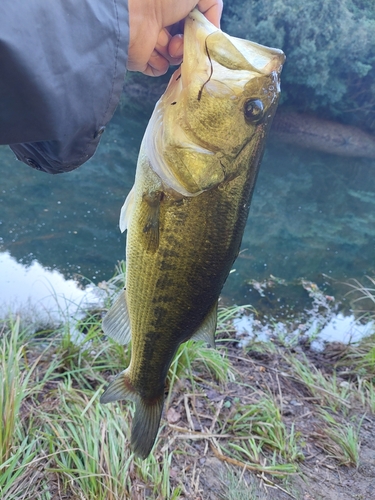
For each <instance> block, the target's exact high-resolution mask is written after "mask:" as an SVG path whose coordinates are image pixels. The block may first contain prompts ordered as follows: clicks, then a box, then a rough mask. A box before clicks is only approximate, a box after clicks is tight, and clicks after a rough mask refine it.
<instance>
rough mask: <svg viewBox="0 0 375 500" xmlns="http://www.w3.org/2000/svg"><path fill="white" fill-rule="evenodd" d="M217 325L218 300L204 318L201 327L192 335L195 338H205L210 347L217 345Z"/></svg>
mask: <svg viewBox="0 0 375 500" xmlns="http://www.w3.org/2000/svg"><path fill="white" fill-rule="evenodd" d="M216 326H217V302H216V304H215V305H214V306H213V308H212V309H211V310H210V312H209V313H208V314H207V316H206V317H205V318H204V320H203V322H202V324H201V325H200V327H199V328H198V329H197V330H196V331H195V332H194V334H193V335H192V337H191V338H192V339H193V340H204V342H207V344H208V345H209V346H210V347H213V348H214V347H215V332H216Z"/></svg>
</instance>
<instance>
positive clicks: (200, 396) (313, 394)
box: [0, 276, 375, 500]
mask: <svg viewBox="0 0 375 500" xmlns="http://www.w3.org/2000/svg"><path fill="white" fill-rule="evenodd" d="M121 282H122V277H121V276H120V277H119V276H116V277H115V278H114V280H112V281H111V282H109V283H106V284H104V285H103V284H102V288H103V287H104V289H105V290H107V291H108V292H109V295H108V300H107V304H106V306H109V302H110V301H111V300H112V296H113V291H114V290H115V289H116V287H117V286H118V285H120V283H121ZM366 290H368V289H366ZM105 309H106V308H104V309H103V310H97V311H92V312H91V313H87V314H86V316H85V318H84V319H83V320H80V321H78V322H77V324H76V325H75V326H74V328H72V326H69V323H68V322H67V323H65V324H63V325H61V326H60V327H59V328H54V329H52V330H50V331H47V330H44V331H37V332H35V331H33V325H23V324H22V319H20V318H19V317H16V318H12V317H8V318H6V319H5V320H4V321H3V322H2V324H1V327H0V338H1V343H0V380H1V381H2V385H1V386H0V411H1V422H2V426H1V427H0V496H1V498H2V499H3V500H16V499H17V500H22V499H28V498H40V499H41V500H44V499H45V500H47V499H48V500H49V499H67V498H74V499H76V498H77V499H78V498H85V499H87V500H90V499H92V500H94V499H95V500H100V499H102V500H111V499H113V500H121V499H126V498H134V499H141V498H142V499H146V498H147V499H179V498H181V499H182V498H195V499H196V498H205V499H210V498H222V499H228V500H232V499H238V498H239V499H244V500H250V499H256V498H278V499H282V498H302V493H303V491H307V492H309V491H310V489H309V488H310V486H308V466H309V464H310V463H311V462H310V461H311V457H316V456H317V455H319V456H320V457H321V461H322V463H323V462H326V463H327V464H328V465H329V467H331V468H338V467H341V470H340V473H341V474H343V473H344V472H343V471H344V470H349V469H350V468H352V467H354V468H358V466H359V464H360V447H361V432H362V427H363V426H364V424H363V423H364V421H365V422H367V421H370V419H369V416H371V415H374V414H375V389H374V381H375V378H374V377H375V358H374V356H373V352H372V351H373V347H372V346H373V340H374V339H373V338H367V339H365V340H364V341H363V342H362V343H361V344H359V345H354V346H349V347H344V346H342V348H341V351H340V350H339V354H337V353H336V357H335V358H332V353H331V352H330V353H329V356H328V357H327V358H324V356H323V355H322V356H323V357H322V358H321V359H320V361H319V362H317V359H316V358H315V359H314V357H313V356H312V354H311V352H310V351H309V349H308V345H307V344H306V341H305V343H304V344H302V343H301V341H300V339H298V338H296V337H294V338H292V339H289V340H288V341H286V340H285V342H284V341H283V339H280V338H276V337H275V338H273V337H272V335H271V341H270V342H267V343H260V342H252V343H249V344H247V347H245V348H239V347H238V340H237V338H236V335H235V331H234V328H233V318H235V317H236V316H238V314H248V313H249V310H248V309H247V308H235V307H232V308H226V309H221V310H220V314H219V328H218V348H217V350H211V349H209V348H207V347H205V346H204V345H203V344H202V343H196V342H192V341H190V342H187V343H186V344H184V345H183V346H181V348H180V350H179V352H178V354H177V356H176V359H175V360H174V362H173V364H172V366H171V370H170V373H169V378H168V390H169V394H168V396H167V400H166V405H165V406H166V408H165V412H164V417H163V420H162V425H161V430H160V433H159V438H158V440H157V444H156V446H155V448H154V451H153V453H152V454H151V455H150V457H149V458H148V459H147V460H145V461H141V460H139V459H135V458H134V457H133V454H132V453H131V450H130V448H129V444H128V443H129V436H130V426H131V418H132V415H133V407H132V405H131V404H129V403H126V402H124V403H118V404H112V405H101V404H100V403H99V396H100V394H101V392H102V390H103V386H104V385H105V384H106V383H107V382H108V380H109V379H110V378H111V377H112V376H114V375H116V374H117V373H118V372H119V371H120V370H122V369H123V368H124V367H125V366H127V364H128V362H129V351H128V349H127V348H125V349H124V348H123V347H122V346H119V345H117V344H116V343H114V342H112V341H111V340H110V339H106V338H105V337H104V336H103V332H102V330H101V316H102V314H103V313H104V310H105ZM314 356H315V355H314ZM324 360H325V361H326V362H324ZM371 418H372V417H371ZM314 464H315V462H314ZM314 467H315V465H314ZM342 468H344V469H342ZM212 470H215V471H216V473H215V474H212ZM301 474H302V475H303V477H304V480H305V481H307V483H306V484H307V486H306V489H305V490H304V489H303V488H304V487H305V486H303V485H304V483H298V482H296V480H295V478H298V477H299V476H300V475H301ZM314 474H315V473H314ZM212 476H215V477H214V478H213V477H212ZM262 488H263V490H262ZM267 488H268V489H269V491H268V490H267ZM266 490H267V491H268V494H267V496H263V495H264V494H265V493H264V492H265V491H266ZM262 491H263V492H262ZM272 492H274V493H275V497H273V496H272V495H273V494H272ZM343 498H344V497H343Z"/></svg>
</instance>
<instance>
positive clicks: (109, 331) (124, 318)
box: [102, 290, 131, 345]
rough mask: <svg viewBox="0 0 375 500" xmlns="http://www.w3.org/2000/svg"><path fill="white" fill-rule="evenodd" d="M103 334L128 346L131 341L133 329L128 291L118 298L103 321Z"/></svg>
mask: <svg viewBox="0 0 375 500" xmlns="http://www.w3.org/2000/svg"><path fill="white" fill-rule="evenodd" d="M102 326H103V332H104V333H105V335H107V336H108V337H111V339H113V340H115V341H116V342H118V343H119V344H123V345H124V344H128V343H129V342H130V340H131V328H130V318H129V311H128V306H127V303H126V291H125V290H123V291H122V292H121V293H120V294H119V296H118V297H117V298H116V300H115V302H114V303H113V306H112V307H111V309H110V310H109V311H108V313H107V314H106V316H104V319H103V323H102Z"/></svg>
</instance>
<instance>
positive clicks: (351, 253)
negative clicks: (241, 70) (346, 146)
mask: <svg viewBox="0 0 375 500" xmlns="http://www.w3.org/2000/svg"><path fill="white" fill-rule="evenodd" d="M147 121H148V119H147V117H146V118H145V117H142V118H140V117H137V116H131V115H130V114H129V112H128V111H127V109H122V110H118V112H117V113H116V115H115V117H114V119H113V120H112V122H111V124H110V125H109V126H108V127H107V130H106V131H105V133H104V134H103V138H102V142H101V144H100V147H99V149H98V152H97V153H96V155H95V157H94V158H93V159H92V160H90V161H89V162H88V163H87V164H85V165H84V166H82V167H81V168H79V169H78V170H76V171H74V172H70V173H68V174H63V175H57V176H51V175H48V174H44V173H41V172H38V171H34V170H33V169H31V168H30V167H28V166H26V165H24V164H22V163H20V162H18V161H16V160H15V158H14V155H13V153H12V152H11V151H10V150H9V149H8V148H7V147H1V148H0V178H1V181H0V252H8V253H9V254H10V255H11V256H12V257H14V258H15V259H16V260H17V261H18V262H20V263H22V264H23V265H25V266H27V265H29V264H31V262H33V261H35V260H36V261H38V262H39V263H40V264H41V265H42V266H44V267H45V268H47V269H53V270H59V271H60V272H61V273H62V274H63V275H64V276H65V277H67V278H70V277H72V276H75V275H77V274H78V275H83V276H85V277H86V278H88V279H89V280H92V281H94V282H96V283H97V282H99V281H101V280H103V279H107V278H109V277H110V276H112V274H113V272H114V267H115V264H116V262H117V261H118V260H120V259H123V258H124V247H125V237H124V236H123V235H121V234H120V232H119V229H118V217H119V212H120V209H121V206H122V204H123V201H124V199H125V197H126V195H127V193H128V191H129V190H130V188H131V186H132V183H133V179H134V173H135V166H136V159H137V155H138V150H139V145H140V141H141V138H142V136H143V132H144V129H145V126H146V123H147ZM374 173H375V161H374V160H366V159H359V158H358V159H353V158H351V159H350V158H342V157H338V156H333V155H327V154H323V153H317V152H312V151H308V150H304V149H299V148H297V147H294V146H290V145H288V146H286V145H280V144H277V143H273V142H272V141H270V142H269V144H268V146H267V150H266V153H265V156H264V160H263V163H262V166H261V169H260V174H259V178H258V182H257V186H256V190H255V194H254V197H253V202H252V206H251V210H250V216H249V219H248V224H247V227H246V231H245V234H244V237H243V244H242V251H241V254H240V256H239V258H238V259H237V261H236V263H235V265H234V269H233V272H232V273H231V275H230V277H229V279H228V282H227V284H226V286H225V288H224V290H223V295H224V297H225V299H226V300H227V301H228V302H233V301H235V302H236V303H248V302H249V301H251V300H253V299H254V292H253V291H252V288H251V287H250V286H249V285H248V284H247V282H248V281H249V280H251V279H256V280H264V279H266V278H268V277H269V276H270V275H271V274H272V275H275V276H277V277H280V278H283V279H286V280H288V281H295V280H297V279H298V278H301V277H304V278H306V279H309V280H312V281H314V282H317V283H319V284H322V283H330V280H329V279H327V278H326V277H323V274H325V275H327V276H329V277H331V278H333V279H335V280H338V281H347V280H348V279H349V278H357V279H362V278H363V277H364V276H365V275H366V274H367V275H372V276H373V275H374V274H375V263H374V256H375V244H374V242H375V175H374ZM1 273H2V271H1V266H0V301H1V300H2V299H3V298H4V297H6V294H7V284H6V283H4V282H3V281H2V280H1ZM15 279H16V278H15ZM331 285H332V283H331ZM331 285H330V286H331ZM19 287H20V289H21V288H22V282H20V283H19ZM333 291H334V292H335V293H336V294H340V293H343V292H342V290H340V289H339V287H337V286H335V285H333ZM288 293H291V294H292V295H293V296H294V295H295V297H294V299H298V294H299V293H302V292H301V289H300V288H299V289H298V290H297V289H296V291H295V292H294V291H290V292H288Z"/></svg>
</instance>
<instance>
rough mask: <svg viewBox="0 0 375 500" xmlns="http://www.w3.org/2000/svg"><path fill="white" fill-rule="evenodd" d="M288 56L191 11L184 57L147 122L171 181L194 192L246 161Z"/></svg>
mask: <svg viewBox="0 0 375 500" xmlns="http://www.w3.org/2000/svg"><path fill="white" fill-rule="evenodd" d="M284 60H285V56H284V54H283V52H282V51H281V50H278V49H273V48H268V47H265V46H262V45H259V44H256V43H254V42H251V41H249V40H242V39H239V38H235V37H232V36H229V35H227V34H225V33H224V32H223V31H221V30H220V29H218V28H217V27H215V26H214V25H213V24H211V23H210V22H209V21H208V20H207V19H206V18H205V17H204V16H203V14H201V13H200V12H199V11H198V10H197V9H195V10H194V11H192V12H191V13H190V14H189V16H188V17H187V19H186V22H185V29H184V55H183V63H182V64H181V67H180V68H179V69H178V70H177V71H176V72H175V73H174V74H173V76H172V78H171V80H170V83H169V85H168V88H167V90H166V92H165V93H164V95H163V96H162V98H161V99H160V101H159V102H158V104H157V106H156V108H155V111H154V115H153V117H152V119H151V120H150V124H149V126H150V125H151V127H152V128H153V138H152V144H149V146H151V147H149V148H148V150H149V152H150V153H151V154H149V157H150V163H151V165H152V168H154V170H155V171H156V173H157V174H158V175H159V176H160V177H161V179H162V181H163V184H164V185H165V186H166V187H170V188H171V189H172V190H174V191H177V192H178V193H180V194H182V195H185V196H196V195H198V194H200V193H201V192H203V191H205V190H208V189H211V188H213V187H215V186H217V185H219V184H220V183H222V182H224V181H226V180H228V179H231V178H233V177H235V176H237V175H238V173H239V169H241V168H247V167H248V165H249V162H250V161H251V158H252V156H253V155H254V154H256V152H258V151H259V149H260V147H261V143H264V139H265V137H266V134H267V132H268V130H269V128H270V125H271V122H272V118H273V115H274V113H275V111H276V108H277V103H278V98H279V94H280V73H281V69H282V65H283V63H284ZM261 149H263V148H261Z"/></svg>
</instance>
